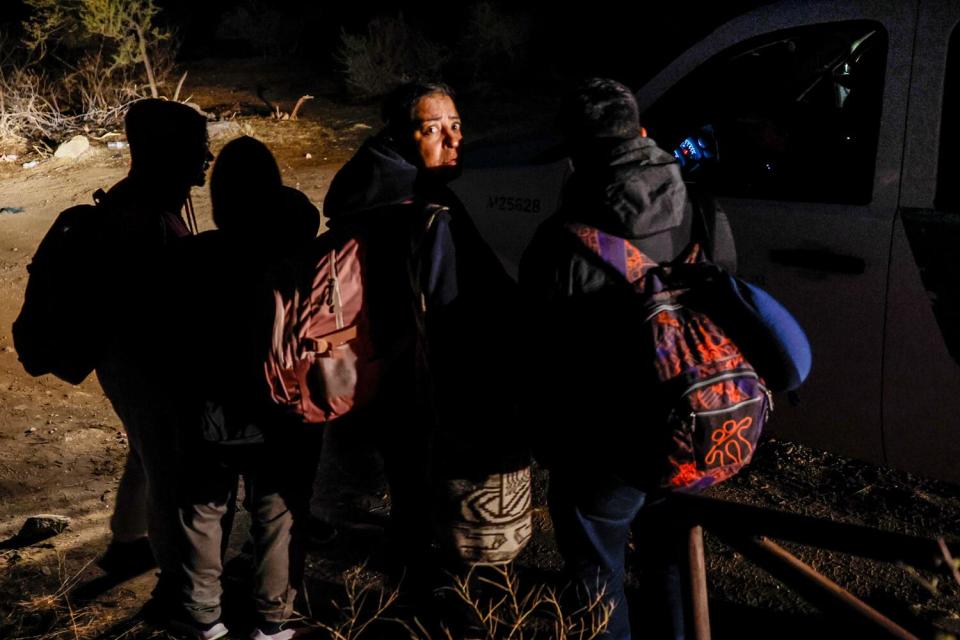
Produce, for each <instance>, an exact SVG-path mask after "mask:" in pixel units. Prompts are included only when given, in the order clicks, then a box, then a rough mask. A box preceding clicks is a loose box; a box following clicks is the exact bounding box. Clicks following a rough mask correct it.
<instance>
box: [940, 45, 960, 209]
mask: <svg viewBox="0 0 960 640" xmlns="http://www.w3.org/2000/svg"><path fill="white" fill-rule="evenodd" d="M943 89H944V92H943V111H942V112H941V113H942V114H943V115H942V118H943V119H942V120H941V122H940V160H939V162H938V163H937V167H938V169H937V196H936V200H934V204H935V206H936V208H937V209H939V210H940V211H953V212H956V211H960V117H958V116H957V114H956V113H954V112H955V111H956V110H957V109H960V26H958V27H954V29H953V35H951V36H950V44H949V46H948V48H947V72H946V75H945V78H944V87H943Z"/></svg>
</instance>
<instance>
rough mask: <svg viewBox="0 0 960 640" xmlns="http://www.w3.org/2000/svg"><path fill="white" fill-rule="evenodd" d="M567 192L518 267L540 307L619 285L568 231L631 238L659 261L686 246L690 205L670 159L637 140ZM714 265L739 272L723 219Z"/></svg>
mask: <svg viewBox="0 0 960 640" xmlns="http://www.w3.org/2000/svg"><path fill="white" fill-rule="evenodd" d="M582 164H583V165H585V166H583V167H579V166H578V167H577V170H576V171H575V173H574V174H573V176H572V177H571V178H570V180H569V181H568V182H567V184H566V185H565V186H564V190H563V197H562V200H561V202H562V204H561V206H560V209H559V210H558V211H557V213H555V214H554V215H553V216H551V217H550V218H549V219H548V220H547V221H546V222H544V223H543V225H541V227H540V228H539V229H538V230H537V233H536V234H535V235H534V238H533V240H532V241H531V243H530V246H529V247H528V249H527V251H526V252H525V253H524V256H523V259H522V261H521V264H520V282H521V286H522V287H523V289H524V291H525V293H526V294H527V295H528V296H531V297H532V298H533V299H535V300H549V299H553V298H556V297H561V296H567V297H569V296H576V295H580V294H584V293H591V292H596V291H599V290H601V289H605V288H607V287H610V286H612V285H614V284H616V283H617V282H618V280H617V279H616V276H613V275H611V274H610V273H609V271H608V270H607V269H606V268H605V267H604V266H603V265H602V264H600V263H599V261H598V260H597V259H596V258H595V257H594V256H592V255H587V254H586V253H585V252H584V251H583V250H581V249H580V247H579V245H578V243H577V242H576V241H575V240H574V239H573V236H572V234H571V233H570V232H569V231H568V230H567V229H566V228H565V226H566V225H567V224H571V223H578V224H583V225H587V226H590V227H595V228H597V229H599V230H601V231H603V232H605V233H608V234H610V235H613V236H616V237H618V238H624V239H627V240H629V241H630V242H631V244H633V245H634V246H636V247H637V248H638V249H640V251H642V252H643V253H644V254H646V255H648V256H649V257H651V258H653V259H654V260H656V261H657V262H666V261H669V260H672V259H674V258H676V257H677V256H678V255H679V254H680V252H681V251H683V249H684V248H685V247H686V246H687V245H688V244H689V242H690V238H691V229H692V223H693V205H692V204H691V202H690V199H689V198H688V195H687V187H686V185H685V184H684V182H683V179H682V178H681V176H680V168H679V166H678V165H677V162H676V160H675V158H674V157H673V155H671V154H669V153H667V152H666V151H664V150H662V149H660V148H659V147H657V145H656V143H655V142H654V141H653V140H651V139H650V138H644V137H636V138H633V139H630V140H626V141H623V142H621V143H619V144H617V145H615V146H613V147H611V148H608V149H605V150H603V151H600V152H597V153H596V155H595V157H593V158H590V159H589V161H587V162H582ZM710 233H711V236H712V239H713V246H712V247H711V255H712V258H713V260H714V261H715V262H718V263H720V264H722V265H723V266H724V267H726V268H727V269H728V270H731V271H732V270H734V269H735V263H736V252H735V250H734V248H733V239H732V236H731V234H730V230H729V227H728V226H727V224H726V218H725V217H722V216H721V217H719V218H718V220H717V223H716V228H715V229H711V230H710Z"/></svg>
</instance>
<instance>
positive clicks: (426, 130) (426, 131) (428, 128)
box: [423, 125, 440, 136]
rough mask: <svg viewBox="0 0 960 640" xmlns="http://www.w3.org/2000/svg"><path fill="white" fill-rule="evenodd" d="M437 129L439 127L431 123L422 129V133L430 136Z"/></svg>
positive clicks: (438, 129)
mask: <svg viewBox="0 0 960 640" xmlns="http://www.w3.org/2000/svg"><path fill="white" fill-rule="evenodd" d="M438 131H440V127H438V126H436V125H431V126H429V127H427V128H425V129H424V130H423V134H424V135H428V136H431V135H433V134H435V133H436V132H438Z"/></svg>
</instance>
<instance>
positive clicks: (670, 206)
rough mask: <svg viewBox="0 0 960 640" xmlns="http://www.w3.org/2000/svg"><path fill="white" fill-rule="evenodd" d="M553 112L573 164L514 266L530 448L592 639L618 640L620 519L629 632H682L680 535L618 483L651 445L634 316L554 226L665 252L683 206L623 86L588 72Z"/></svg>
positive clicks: (674, 176) (721, 247) (678, 186)
mask: <svg viewBox="0 0 960 640" xmlns="http://www.w3.org/2000/svg"><path fill="white" fill-rule="evenodd" d="M559 120H560V126H561V129H562V130H563V134H564V137H565V139H566V144H567V148H568V151H569V153H570V158H571V161H572V163H573V167H574V173H573V174H572V176H571V177H570V179H569V180H568V182H567V184H566V185H565V186H564V190H563V194H562V198H561V205H560V207H559V209H558V211H557V212H556V213H555V214H554V215H552V216H551V217H550V218H549V219H547V220H546V221H545V222H544V223H543V224H542V225H541V227H540V228H539V229H538V230H537V232H536V234H535V235H534V238H533V240H532V241H531V243H530V246H529V247H528V248H527V250H526V252H525V253H524V255H523V258H522V260H521V263H520V286H521V291H522V292H523V293H524V295H525V296H526V299H527V301H528V302H529V303H530V305H531V307H530V313H531V315H530V317H531V328H530V331H529V335H530V340H529V343H530V345H531V348H532V352H531V354H532V355H531V359H530V363H531V370H530V371H529V372H528V376H527V378H528V379H530V380H532V381H534V384H533V385H532V389H531V393H530V396H529V402H530V404H529V407H528V408H527V415H529V416H530V419H529V422H530V423H531V424H533V425H534V426H533V427H532V429H533V430H534V435H533V438H532V440H533V442H534V455H535V457H537V458H538V460H540V461H541V462H542V463H543V464H544V465H546V466H547V467H548V468H549V469H550V488H549V497H548V502H549V508H550V513H551V517H552V519H553V524H554V530H555V532H556V538H557V544H558V547H559V549H560V552H561V554H562V555H563V557H564V560H565V563H566V570H567V572H568V573H569V575H570V577H571V579H572V580H573V582H574V583H575V584H576V585H577V588H578V595H579V596H580V597H581V598H583V599H584V600H585V601H588V602H589V601H594V600H596V599H600V601H602V602H603V603H604V604H607V605H613V610H612V612H611V615H610V619H609V625H608V628H607V631H606V635H604V636H603V637H605V638H615V639H617V640H622V639H627V638H630V637H631V636H630V622H629V616H628V613H627V606H626V599H625V592H624V575H625V562H626V545H627V541H628V539H629V537H630V535H631V529H632V533H633V540H634V547H635V548H636V549H637V551H638V555H647V556H649V558H648V560H650V562H649V563H648V566H646V567H645V569H644V571H643V572H642V574H641V575H642V576H643V578H644V579H645V582H646V586H647V587H648V588H649V589H651V592H650V593H649V594H647V595H646V596H645V597H644V598H643V602H644V608H645V610H644V612H643V614H642V615H641V616H635V617H636V618H637V619H641V618H642V619H643V620H644V621H645V622H646V623H647V624H648V625H649V627H648V628H646V629H644V634H643V637H658V632H662V633H663V637H673V638H683V637H684V635H685V634H684V626H685V624H684V611H683V606H682V602H683V600H682V596H681V583H680V573H679V569H678V565H677V558H678V557H679V556H678V555H677V553H678V549H677V545H678V544H679V543H680V542H682V540H683V538H682V537H680V536H679V532H678V531H676V530H675V526H674V525H673V523H671V522H670V520H669V518H667V517H665V516H663V515H661V513H660V512H662V511H663V506H664V505H663V503H664V502H665V496H663V495H658V494H657V491H656V490H655V489H654V488H643V487H637V486H634V485H633V484H631V483H628V482H627V481H626V480H624V477H626V476H627V473H626V471H627V470H629V469H631V468H637V465H644V464H647V463H648V461H645V460H644V454H645V453H646V452H647V450H650V449H652V448H651V447H649V446H648V447H646V448H645V447H644V446H643V436H644V433H650V431H651V430H652V429H655V428H656V425H650V424H644V421H645V420H646V421H647V422H649V421H650V420H651V419H652V417H653V416H654V415H655V412H654V411H653V410H652V409H651V407H652V406H653V402H654V398H652V397H651V394H652V389H653V380H652V379H651V378H649V377H648V374H646V373H645V372H646V371H648V370H650V371H652V367H650V366H649V365H648V363H647V361H648V359H649V357H648V356H645V355H644V344H643V339H642V334H641V333H640V331H638V325H639V322H640V320H638V318H637V314H636V313H632V312H631V308H630V306H629V305H630V304H631V302H632V300H631V296H630V295H629V292H628V291H625V289H626V287H625V280H624V279H623V277H622V276H621V275H620V274H619V273H618V272H616V271H614V270H612V269H611V268H610V267H608V266H606V265H604V264H603V263H602V262H601V261H600V260H599V259H598V258H597V257H596V256H595V255H591V254H589V253H588V252H587V250H586V249H585V248H582V245H581V243H580V241H579V240H578V239H577V238H576V237H575V236H574V233H573V231H572V230H571V229H570V228H569V227H568V225H572V224H580V225H586V226H589V227H593V228H596V229H599V230H601V231H603V232H605V233H607V234H610V235H613V236H616V237H618V238H624V239H627V240H628V241H629V242H630V243H631V244H633V245H634V246H636V247H637V248H638V249H640V251H641V252H643V253H644V254H646V255H647V256H649V257H650V258H652V259H654V260H656V261H657V262H666V261H670V260H672V259H674V258H676V257H677V256H678V255H679V254H680V253H681V252H682V251H683V249H684V248H685V247H686V246H687V245H688V244H689V242H690V241H691V228H692V225H693V215H694V214H693V212H694V209H693V205H692V203H691V201H690V198H689V197H688V194H687V188H686V186H685V185H684V183H683V180H682V178H681V176H680V170H679V166H678V164H677V162H676V160H675V158H674V157H673V155H672V154H670V153H667V152H666V151H663V150H662V149H660V148H659V147H657V145H656V144H655V143H654V141H653V140H651V139H650V138H647V137H645V135H643V134H642V129H641V127H640V122H639V117H638V109H637V104H636V101H635V99H634V97H633V94H632V93H631V92H630V90H629V89H628V88H627V87H625V86H623V85H622V84H620V83H618V82H616V81H613V80H608V79H601V78H594V79H591V80H588V81H586V82H584V83H582V84H581V85H580V86H579V87H578V88H577V89H576V90H575V91H574V92H573V94H572V95H571V96H570V97H569V98H568V99H567V100H566V101H565V102H564V103H563V105H562V107H561V112H560V119H559ZM718 220H720V221H721V223H720V224H717V228H716V229H714V230H713V245H714V246H713V247H712V255H713V258H714V260H715V261H719V262H721V263H723V264H730V263H731V262H732V261H733V260H735V255H734V253H733V242H732V236H731V235H730V231H729V227H728V226H726V224H725V220H726V219H725V218H724V217H718ZM627 416H631V417H630V418H628V419H626V420H625V417H627ZM651 455H653V453H652V452H651ZM640 552H646V553H645V554H641V553H640ZM658 601H659V602H658ZM658 605H659V606H658ZM658 615H660V616H661V617H662V619H657V617H658Z"/></svg>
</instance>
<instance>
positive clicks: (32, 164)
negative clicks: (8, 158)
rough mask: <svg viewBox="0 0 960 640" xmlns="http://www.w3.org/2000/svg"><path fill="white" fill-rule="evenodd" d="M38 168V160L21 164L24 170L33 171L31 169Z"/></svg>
mask: <svg viewBox="0 0 960 640" xmlns="http://www.w3.org/2000/svg"><path fill="white" fill-rule="evenodd" d="M38 166H40V161H39V160H31V161H30V162H24V163H23V168H24V169H33V168H35V167H38Z"/></svg>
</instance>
